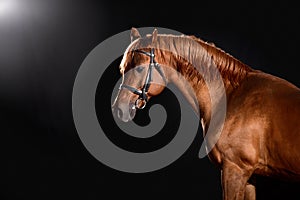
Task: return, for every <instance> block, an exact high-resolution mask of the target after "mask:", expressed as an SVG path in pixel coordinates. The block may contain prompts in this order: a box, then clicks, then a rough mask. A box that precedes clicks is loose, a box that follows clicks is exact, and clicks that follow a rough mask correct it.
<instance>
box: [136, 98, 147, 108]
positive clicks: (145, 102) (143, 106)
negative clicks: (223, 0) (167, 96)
mask: <svg viewBox="0 0 300 200" xmlns="http://www.w3.org/2000/svg"><path fill="white" fill-rule="evenodd" d="M140 103H142V106H140ZM146 104H147V101H146V100H145V99H141V98H138V99H137V100H135V103H134V106H135V107H136V108H137V109H140V110H141V109H144V108H145V107H146Z"/></svg>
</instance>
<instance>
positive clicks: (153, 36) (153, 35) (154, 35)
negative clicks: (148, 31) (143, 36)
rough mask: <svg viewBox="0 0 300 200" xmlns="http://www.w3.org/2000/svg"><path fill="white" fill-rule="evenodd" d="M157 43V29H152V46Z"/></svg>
mask: <svg viewBox="0 0 300 200" xmlns="http://www.w3.org/2000/svg"><path fill="white" fill-rule="evenodd" d="M156 42H157V29H154V31H153V33H152V44H154V43H156Z"/></svg>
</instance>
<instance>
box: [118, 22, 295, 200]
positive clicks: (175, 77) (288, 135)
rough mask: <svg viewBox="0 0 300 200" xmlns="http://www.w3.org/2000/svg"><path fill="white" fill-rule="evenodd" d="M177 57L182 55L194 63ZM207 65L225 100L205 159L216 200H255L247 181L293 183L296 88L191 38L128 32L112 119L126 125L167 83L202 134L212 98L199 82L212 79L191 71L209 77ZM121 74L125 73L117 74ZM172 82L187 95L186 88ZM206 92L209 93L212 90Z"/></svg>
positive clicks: (155, 33) (253, 189)
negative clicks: (217, 178) (218, 184)
mask: <svg viewBox="0 0 300 200" xmlns="http://www.w3.org/2000/svg"><path fill="white" fill-rule="evenodd" d="M194 43H196V44H197V45H194ZM166 49H168V51H166ZM154 55H155V57H154ZM178 55H186V56H187V57H188V58H189V59H193V61H194V62H193V63H196V64H194V66H193V65H192V64H191V62H189V61H188V60H187V59H186V58H182V57H180V56H178ZM212 61H213V63H215V65H216V67H217V69H218V70H219V72H220V74H221V77H222V83H223V84H224V88H225V93H226V99H227V110H226V119H225V123H224V125H223V128H222V130H221V135H220V137H219V138H218V140H217V143H216V144H215V145H214V146H213V147H212V149H211V151H210V152H209V154H208V156H209V159H210V160H211V161H212V162H213V163H215V164H216V165H217V166H218V167H220V169H221V178H222V189H223V199H226V200H229V199H230V200H231V199H239V200H242V199H255V198H256V191H255V181H253V178H252V177H254V176H255V175H260V176H272V177H278V178H283V179H285V180H296V181H298V180H300V126H299V119H300V89H299V88H297V87H296V86H295V85H293V84H291V83H289V82H288V81H286V80H283V79H281V78H278V77H275V76H273V75H270V74H267V73H264V72H262V71H258V70H254V69H252V68H250V67H249V66H247V65H246V64H244V63H242V62H241V61H239V60H237V59H235V58H234V57H233V56H231V55H229V54H227V53H225V52H224V51H223V50H221V49H219V48H217V47H215V45H213V44H210V43H207V42H204V41H202V40H201V39H198V38H196V37H194V36H184V35H182V36H176V35H165V34H158V33H157V30H156V29H155V30H154V31H153V33H152V34H149V35H147V36H145V37H141V36H140V34H139V32H138V30H137V29H135V28H132V30H131V44H130V45H129V46H128V48H127V50H126V52H125V53H124V56H123V60H122V62H121V64H120V71H121V74H122V75H123V82H122V84H121V86H120V91H119V94H118V96H117V98H116V100H115V103H114V105H113V112H114V114H115V115H116V116H118V117H119V118H120V119H121V120H123V121H125V122H126V121H129V120H131V119H133V117H134V116H135V112H136V108H143V107H144V106H145V104H146V103H147V101H148V100H149V98H151V97H153V96H156V95H158V94H160V93H161V92H162V91H163V89H164V88H165V84H167V83H173V84H174V85H175V86H176V87H177V88H178V89H179V90H180V91H181V92H182V93H183V95H184V96H185V97H186V99H187V100H188V102H189V103H190V104H191V106H192V107H193V108H194V109H195V110H198V109H199V110H200V113H198V114H199V117H200V119H201V124H202V128H203V133H204V134H205V133H206V130H207V129H208V127H209V122H210V118H211V116H212V114H211V110H212V106H213V105H211V100H210V98H218V97H216V96H210V94H209V90H208V87H207V85H206V84H207V82H206V81H203V77H204V76H211V77H213V75H211V74H199V73H198V71H199V70H198V71H197V68H198V69H199V68H200V67H202V68H204V69H205V68H207V70H206V73H209V72H210V70H209V68H210V67H211V66H210V65H211V62H212ZM149 63H150V64H149ZM161 66H166V67H161ZM150 68H151V70H150ZM171 68H172V70H170V69H171ZM130 69H133V70H130ZM128 71H131V72H132V73H128V75H127V74H126V75H125V73H127V72H128ZM174 71H175V72H174ZM204 71H205V70H204ZM180 76H183V77H184V79H186V80H187V81H188V83H189V84H190V86H191V87H192V89H193V90H189V89H187V86H186V84H185V82H184V81H183V80H182V78H180ZM186 80H185V81H186ZM209 80H210V81H211V82H212V83H213V81H214V79H213V78H210V79H209ZM212 85H213V87H215V88H214V89H216V90H217V89H218V87H219V86H218V85H217V84H215V85H214V84H212ZM193 92H194V95H195V97H196V100H197V104H196V103H195V101H194V100H193V97H192V96H193V95H192V93H193ZM197 106H198V107H197ZM196 107H197V108H196ZM128 109H129V112H126V110H127V111H128Z"/></svg>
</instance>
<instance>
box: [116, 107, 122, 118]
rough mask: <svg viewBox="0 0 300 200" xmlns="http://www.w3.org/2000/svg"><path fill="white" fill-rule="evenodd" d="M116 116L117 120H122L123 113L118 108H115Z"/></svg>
mask: <svg viewBox="0 0 300 200" xmlns="http://www.w3.org/2000/svg"><path fill="white" fill-rule="evenodd" d="M117 116H118V118H119V119H122V117H123V111H122V110H121V109H120V108H117Z"/></svg>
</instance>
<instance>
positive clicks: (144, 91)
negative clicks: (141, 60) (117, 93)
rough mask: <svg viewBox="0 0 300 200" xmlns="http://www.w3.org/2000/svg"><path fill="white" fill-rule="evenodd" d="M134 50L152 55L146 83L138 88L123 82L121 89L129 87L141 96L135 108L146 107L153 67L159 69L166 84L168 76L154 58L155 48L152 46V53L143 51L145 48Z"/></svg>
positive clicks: (128, 88)
mask: <svg viewBox="0 0 300 200" xmlns="http://www.w3.org/2000/svg"><path fill="white" fill-rule="evenodd" d="M134 52H137V53H141V54H144V55H146V56H149V57H150V63H149V67H148V71H147V76H146V79H145V83H144V85H143V87H142V88H141V89H138V88H135V87H132V86H129V85H125V84H121V85H120V87H119V89H120V90H121V89H127V90H129V91H131V92H132V93H134V94H136V95H138V96H139V97H138V99H137V100H136V101H135V108H137V109H144V108H145V106H146V103H147V102H148V96H147V93H148V91H149V88H150V85H151V82H152V73H153V68H155V69H156V70H157V72H158V73H159V74H160V76H161V77H162V79H163V80H164V81H165V84H166V83H167V81H166V78H165V76H164V73H163V71H162V69H161V67H160V65H159V64H158V63H157V62H156V61H155V59H154V57H155V54H154V48H151V50H150V53H149V52H146V51H143V50H139V49H136V50H134ZM140 105H141V106H140Z"/></svg>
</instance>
